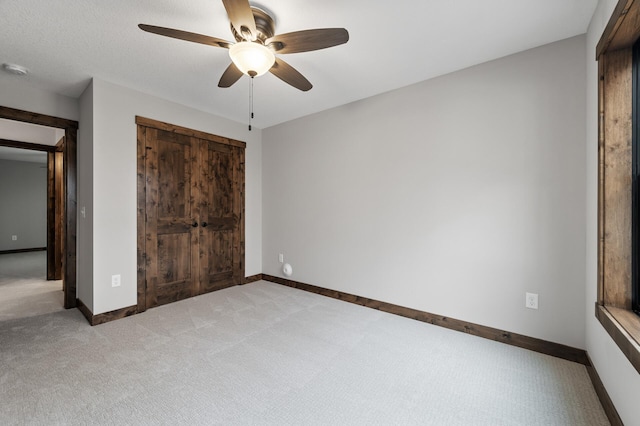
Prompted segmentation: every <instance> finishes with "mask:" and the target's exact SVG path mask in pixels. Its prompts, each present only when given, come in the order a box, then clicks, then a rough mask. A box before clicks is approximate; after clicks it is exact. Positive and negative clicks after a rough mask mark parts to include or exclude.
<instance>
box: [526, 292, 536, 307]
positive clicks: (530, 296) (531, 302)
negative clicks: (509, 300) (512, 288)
mask: <svg viewBox="0 0 640 426" xmlns="http://www.w3.org/2000/svg"><path fill="white" fill-rule="evenodd" d="M524 305H525V306H526V307H527V308H529V309H538V294H537V293H526V294H525V301H524Z"/></svg>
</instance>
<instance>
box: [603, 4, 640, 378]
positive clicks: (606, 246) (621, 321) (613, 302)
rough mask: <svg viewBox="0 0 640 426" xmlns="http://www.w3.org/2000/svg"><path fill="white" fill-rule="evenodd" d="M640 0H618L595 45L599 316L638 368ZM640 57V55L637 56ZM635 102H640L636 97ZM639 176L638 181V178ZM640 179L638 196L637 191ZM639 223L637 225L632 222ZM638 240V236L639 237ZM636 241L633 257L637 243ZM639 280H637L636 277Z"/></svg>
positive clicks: (639, 337)
mask: <svg viewBox="0 0 640 426" xmlns="http://www.w3.org/2000/svg"><path fill="white" fill-rule="evenodd" d="M639 3H640V2H637V1H634V2H628V1H626V0H620V1H619V2H618V4H617V5H616V8H615V10H614V12H613V15H612V17H611V20H610V21H609V23H608V24H607V27H606V29H605V31H604V34H603V35H602V38H601V39H600V42H599V43H598V46H597V52H596V57H597V59H598V69H599V71H598V74H599V82H598V87H599V90H598V92H599V94H598V113H599V141H598V301H597V302H596V317H597V318H598V320H599V321H600V323H601V324H602V326H603V327H604V328H605V330H606V331H607V332H608V333H609V335H610V336H611V337H612V338H613V340H614V341H615V342H616V344H617V345H618V346H619V347H620V349H621V350H622V352H623V353H624V355H625V356H626V357H627V359H629V361H630V362H631V364H632V365H633V366H634V367H635V368H636V370H637V371H638V372H640V316H638V315H636V314H635V313H634V312H633V310H634V309H635V308H637V307H638V305H640V221H635V220H634V219H633V218H634V216H633V215H638V217H639V218H640V208H636V209H634V208H633V206H634V204H637V205H638V206H639V207H640V180H637V179H635V175H636V174H638V177H639V179H640V161H635V158H634V157H635V156H638V159H639V160H640V153H639V152H637V151H640V149H638V150H636V149H635V148H634V143H633V142H634V138H635V137H637V138H638V142H639V143H638V147H639V148H640V132H637V131H636V132H634V131H633V128H634V122H635V123H638V125H639V127H638V128H639V129H640V119H638V120H635V121H634V120H633V116H634V113H635V112H636V111H637V112H638V117H640V96H634V95H633V93H634V89H636V88H638V91H639V92H638V93H639V94H640V84H639V83H640V66H638V67H634V63H635V62H637V63H638V64H640V54H636V55H635V58H634V50H637V51H638V52H639V53H640V47H635V46H634V45H635V44H636V41H637V40H638V39H639V37H640V25H638V22H640V4H639ZM636 58H638V59H636ZM636 102H637V104H638V105H637V107H636V105H635V104H634V103H636ZM636 180H637V182H636ZM636 183H637V184H638V185H637V186H638V195H639V196H638V197H635V196H634V195H633V193H634V191H635V189H636ZM636 222H637V223H638V225H639V226H638V229H637V231H636V229H635V225H634V223H636ZM636 241H637V242H636ZM635 245H637V246H638V248H639V249H638V250H637V252H638V259H639V261H638V262H636V261H635V260H634V251H633V250H634V249H633V247H634V246H635ZM636 281H637V282H638V284H637V285H636V284H635V282H636Z"/></svg>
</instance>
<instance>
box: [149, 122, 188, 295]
mask: <svg viewBox="0 0 640 426" xmlns="http://www.w3.org/2000/svg"><path fill="white" fill-rule="evenodd" d="M146 137H147V145H146V149H147V157H146V179H147V194H146V203H147V211H146V214H147V225H146V229H147V237H146V254H147V258H148V260H149V262H148V265H149V266H148V269H147V307H149V308H150V307H153V306H157V305H163V304H165V303H170V302H175V301H177V300H181V299H184V298H187V297H191V296H193V295H195V294H197V293H198V284H199V283H198V256H197V247H198V238H199V235H198V232H197V227H194V224H196V223H197V221H196V218H197V211H196V209H195V197H194V192H195V191H196V189H195V188H194V181H193V176H192V169H193V167H192V163H193V157H194V155H195V154H196V153H197V151H195V150H194V147H193V146H192V145H193V140H192V139H191V138H189V137H187V136H182V135H177V134H175V133H171V132H166V131H163V130H155V129H149V130H148V131H147V136H146Z"/></svg>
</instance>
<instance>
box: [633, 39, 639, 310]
mask: <svg viewBox="0 0 640 426" xmlns="http://www.w3.org/2000/svg"><path fill="white" fill-rule="evenodd" d="M632 73H633V75H632V99H633V103H632V123H633V124H632V148H631V205H632V208H631V283H632V289H631V293H632V295H631V308H632V309H633V311H634V312H635V313H636V314H638V313H640V186H639V185H640V181H639V178H640V145H639V144H640V41H638V40H637V41H636V42H635V44H634V45H633V70H632Z"/></svg>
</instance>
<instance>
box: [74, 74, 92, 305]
mask: <svg viewBox="0 0 640 426" xmlns="http://www.w3.org/2000/svg"><path fill="white" fill-rule="evenodd" d="M79 105H80V128H79V129H78V152H77V156H78V169H77V170H78V176H77V181H78V200H77V201H78V203H77V205H78V212H77V218H78V219H77V220H78V225H77V229H78V234H77V239H76V241H77V246H78V247H77V252H76V259H77V263H78V269H77V287H76V291H77V295H78V299H80V300H81V301H82V303H84V305H85V306H86V307H87V308H89V310H91V311H92V312H93V82H91V83H90V84H89V86H88V87H87V88H86V89H85V90H84V92H83V93H82V95H81V96H80V103H79ZM83 212H84V214H83Z"/></svg>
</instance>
